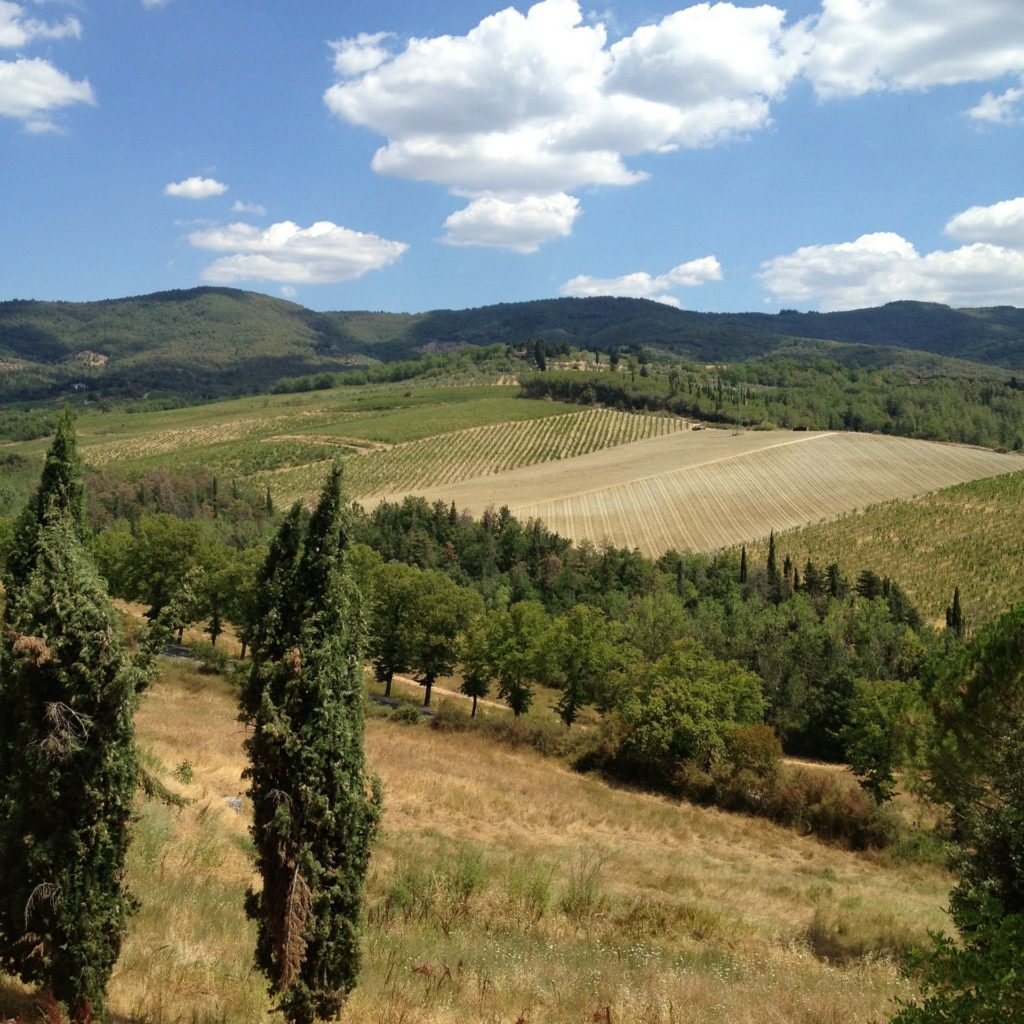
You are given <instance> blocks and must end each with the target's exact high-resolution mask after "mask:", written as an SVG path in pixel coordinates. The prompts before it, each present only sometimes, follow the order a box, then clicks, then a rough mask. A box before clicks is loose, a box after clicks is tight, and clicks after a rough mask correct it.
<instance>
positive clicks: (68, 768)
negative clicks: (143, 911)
mask: <svg viewBox="0 0 1024 1024" xmlns="http://www.w3.org/2000/svg"><path fill="white" fill-rule="evenodd" d="M78 473H79V470H78V461H77V455H76V454H75V448H74V435H73V432H71V430H70V420H69V419H68V417H67V416H65V417H64V418H63V419H62V421H61V426H60V427H59V428H58V434H57V437H56V438H55V440H54V444H53V446H52V447H51V449H50V452H49V455H48V456H47V470H46V471H44V474H43V478H42V481H41V483H40V487H39V490H38V491H37V493H36V495H35V497H34V499H33V501H32V502H31V503H30V505H29V510H30V511H31V516H29V515H26V516H24V517H23V519H22V522H21V526H22V530H21V532H20V537H19V548H18V552H17V558H16V560H15V565H14V571H13V572H12V574H11V576H10V577H9V580H8V582H9V589H8V592H7V604H6V606H5V607H4V609H3V616H2V620H0V722H2V723H3V728H2V730H0V967H2V968H3V969H4V970H6V971H8V972H10V973H13V974H16V975H18V976H19V977H21V978H22V979H23V980H24V981H27V982H38V983H41V984H43V985H44V986H46V987H47V988H49V989H51V990H52V992H53V993H54V995H55V997H56V998H57V999H58V1000H59V1001H60V1002H61V1003H62V1004H63V1005H64V1006H65V1007H66V1008H67V1010H68V1011H69V1012H70V1013H71V1014H72V1015H73V1016H75V1017H76V1019H83V1020H84V1019H86V1018H88V1017H89V1016H90V1015H91V1014H94V1013H95V1014H99V1013H101V1012H102V1009H103V1004H104V1000H105V996H106V988H107V983H108V981H109V979H110V975H111V972H112V970H113V967H114V964H115V963H116V961H117V957H118V954H119V951H120V948H121V940H122V937H123V935H124V931H125V927H126V923H127V919H128V916H129V914H130V913H131V911H132V909H133V905H134V904H133V901H132V899H131V897H130V896H129V895H128V893H127V892H126V891H125V888H124V872H125V857H126V854H127V850H128V844H129V838H130V833H129V826H130V823H131V818H132V798H133V795H134V792H135V789H136V785H137V782H138V778H139V768H138V761H137V758H136V753H135V746H134V732H133V715H134V711H135V706H136V702H137V694H138V692H139V690H140V689H141V688H142V686H143V685H144V683H145V681H146V678H147V677H146V674H145V672H144V671H143V668H142V664H143V659H142V658H141V657H140V659H139V660H138V661H135V660H133V659H132V657H130V655H129V654H128V652H127V649H126V647H125V644H124V641H123V639H122V637H121V633H120V623H119V619H118V616H117V614H116V613H115V611H114V609H113V608H112V606H111V605H110V602H109V600H108V598H107V594H106V589H105V587H104V586H103V583H102V582H101V580H100V578H99V576H98V574H97V573H96V570H95V567H94V566H93V564H92V562H91V560H90V559H89V557H88V554H87V552H86V550H85V548H84V546H83V543H82V533H83V528H82V521H81V519H80V516H81V500H80V499H81V493H82V491H81V480H80V477H79V475H78Z"/></svg>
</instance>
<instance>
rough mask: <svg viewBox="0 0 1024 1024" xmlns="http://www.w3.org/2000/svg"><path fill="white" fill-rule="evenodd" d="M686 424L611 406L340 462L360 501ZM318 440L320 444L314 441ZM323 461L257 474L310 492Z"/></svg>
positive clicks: (276, 486) (274, 488)
mask: <svg viewBox="0 0 1024 1024" xmlns="http://www.w3.org/2000/svg"><path fill="white" fill-rule="evenodd" d="M686 427H687V424H686V421H685V420H681V419H678V418H676V417H670V416H643V415H636V414H633V413H624V412H616V411H614V410H612V409H585V410H582V411H579V412H569V413H562V414H559V415H554V416H547V417H544V418H543V419H537V420H526V421H520V422H511V423H493V424H489V425H487V426H483V427H474V428H470V429H468V430H460V431H454V432H452V433H445V434H438V435H436V436H434V437H427V438H422V439H420V440H417V441H410V442H407V443H406V444H399V445H395V446H393V447H390V448H385V449H383V450H378V451H374V452H372V453H370V454H367V455H364V456H360V457H356V458H350V459H348V460H347V461H346V463H345V475H346V483H347V486H348V488H349V491H350V492H351V493H352V494H353V495H355V496H358V497H359V498H361V499H366V498H368V497H376V496H379V495H382V494H403V493H405V492H407V491H413V490H416V489H417V488H424V487H441V488H444V487H446V486H448V485H451V484H455V483H459V482H461V481H463V480H471V479H474V478H480V477H488V476H491V475H493V474H495V473H503V472H508V471H510V470H514V469H518V468H520V467H524V466H533V465H536V464H538V463H545V462H553V461H557V460H563V459H574V458H577V457H579V456H582V455H587V454H589V453H591V452H595V451H601V450H604V449H608V448H612V447H615V446H617V445H623V444H629V443H631V442H634V441H642V440H646V439H649V438H655V437H664V436H667V435H669V434H672V433H676V432H678V431H682V430H685V429H686ZM320 440H324V439H323V438H321V439H320ZM326 465H327V462H322V463H319V464H312V465H309V466H300V467H296V468H295V469H289V470H285V471H281V472H276V473H267V474H265V476H264V479H265V480H266V482H267V484H268V485H269V486H270V489H271V492H272V493H274V494H276V495H280V496H292V497H294V496H303V495H310V494H312V493H313V492H315V490H316V489H317V488H318V487H320V485H321V483H322V480H323V474H324V472H325V469H326Z"/></svg>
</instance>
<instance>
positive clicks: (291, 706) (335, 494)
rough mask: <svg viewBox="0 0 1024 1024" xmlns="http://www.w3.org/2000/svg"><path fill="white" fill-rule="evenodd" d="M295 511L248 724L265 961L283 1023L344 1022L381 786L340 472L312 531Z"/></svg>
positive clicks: (275, 553) (263, 621)
mask: <svg viewBox="0 0 1024 1024" xmlns="http://www.w3.org/2000/svg"><path fill="white" fill-rule="evenodd" d="M301 521H302V517H301V515H300V514H299V512H298V511H297V510H293V511H292V513H291V514H290V515H289V516H288V518H287V519H286V520H285V522H284V523H283V524H282V526H281V529H280V531H279V532H278V535H277V538H276V539H275V541H274V544H273V545H272V547H271V551H270V554H269V555H268V558H267V563H266V565H265V566H264V569H263V573H262V580H263V582H264V584H265V586H266V597H265V599H264V601H263V604H262V607H261V609H260V617H259V620H258V621H257V623H256V626H255V629H254V632H253V668H252V673H251V675H250V678H249V681H248V683H247V685H246V687H245V690H244V692H243V695H242V717H243V719H244V720H246V721H247V722H248V723H249V724H250V725H251V726H252V727H253V733H252V736H251V738H250V739H249V740H248V742H247V744H246V746H247V750H248V753H249V757H250V760H251V765H250V768H249V769H248V771H247V773H246V774H247V777H248V779H249V782H250V787H249V796H250V797H251V799H252V802H253V827H252V834H253V838H254V840H255V843H256V850H257V868H258V870H259V872H260V874H261V875H262V878H263V888H262V891H260V892H253V891H250V893H249V896H248V899H247V905H246V911H247V913H248V915H249V916H250V917H251V918H253V919H254V920H255V921H256V922H257V925H258V939H257V946H256V962H257V964H258V966H259V967H260V968H261V970H263V972H264V973H265V974H266V976H267V978H268V981H269V988H270V992H271V993H272V994H273V995H275V996H276V997H277V999H278V1006H279V1008H280V1009H281V1011H282V1012H283V1014H284V1016H285V1018H286V1019H287V1020H289V1021H292V1022H295V1024H311V1022H312V1021H314V1020H316V1019H318V1018H323V1019H326V1018H332V1017H334V1016H336V1015H337V1013H338V1011H339V1010H340V1008H341V1006H342V1004H343V1003H344V1001H345V998H346V996H347V995H348V993H349V992H350V991H351V989H352V987H353V986H354V985H355V981H356V976H357V973H358V968H359V934H360V925H361V915H362V903H363V888H364V881H365V877H366V869H367V865H368V861H369V854H370V845H371V843H372V841H373V837H374V835H375V834H376V831H377V823H378V819H379V815H380V802H381V796H380V786H379V782H378V781H377V780H376V779H375V778H371V777H370V776H368V774H367V771H366V766H365V762H364V756H363V678H362V658H363V643H364V627H363V621H362V613H361V608H360V600H359V594H358V591H357V590H356V588H355V585H354V583H353V582H352V580H351V577H350V574H349V572H348V569H347V567H346V565H345V548H346V546H347V529H348V522H347V514H346V512H345V510H344V508H343V505H342V498H341V488H340V471H339V470H337V469H335V471H334V472H333V473H332V474H331V477H330V479H329V481H328V483H327V485H326V486H325V488H324V491H323V493H322V495H321V498H320V503H319V505H318V506H317V508H316V510H315V511H314V512H313V515H312V517H311V518H310V520H309V524H308V526H307V527H306V528H305V529H302V526H301Z"/></svg>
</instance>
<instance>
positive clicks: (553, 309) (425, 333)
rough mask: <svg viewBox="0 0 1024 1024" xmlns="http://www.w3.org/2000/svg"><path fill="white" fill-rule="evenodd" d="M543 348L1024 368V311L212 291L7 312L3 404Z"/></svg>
mask: <svg viewBox="0 0 1024 1024" xmlns="http://www.w3.org/2000/svg"><path fill="white" fill-rule="evenodd" d="M533 338H543V339H544V340H546V341H548V342H552V343H556V344H557V343H559V342H562V341H565V342H568V343H570V344H573V345H578V346H581V347H586V348H590V349H597V350H600V351H606V352H607V351H610V350H612V349H614V348H616V347H620V346H627V345H637V346H640V345H643V346H648V347H652V348H657V349H664V350H668V351H672V352H676V353H678V354H680V355H682V356H684V357H686V358H690V359H695V360H699V361H701V362H735V361H738V360H742V359H747V358H751V357H756V356H762V355H766V354H768V353H771V352H773V351H776V350H780V351H781V352H792V351H793V350H794V343H795V342H796V343H798V342H800V341H801V340H802V339H811V340H815V341H826V342H839V343H842V344H844V345H858V346H862V347H863V346H876V347H877V346H885V347H890V348H903V349H913V350H917V351H919V352H928V353H934V354H936V355H940V356H945V357H956V358H959V359H968V360H972V361H974V362H978V363H986V364H988V365H990V366H999V367H1004V368H1008V369H1014V370H1016V369H1024V310H1021V309H1017V308H1015V307H1009V306H996V307H991V308H984V309H952V308H950V307H948V306H943V305H940V304H936V303H922V302H892V303H888V304H886V305H884V306H880V307H877V308H871V309H863V310H851V311H848V312H841V313H798V312H796V311H792V310H783V311H782V312H780V313H777V314H765V313H696V312H692V311H688V310H681V309H676V308H674V307H672V306H667V305H665V304H663V303H658V302H651V301H649V300H646V299H629V298H615V297H599V298H582V299H570V298H560V299H539V300H534V301H530V302H510V303H502V304H499V305H492V306H482V307H479V308H475V309H464V310H432V311H429V312H426V313H417V314H407V313H382V312H376V313H375V312H369V311H351V312H316V311H314V310H310V309H307V308H306V307H304V306H301V305H299V304H298V303H294V302H289V301H287V300H285V299H278V298H273V297H271V296H268V295H263V294H261V293H258V292H248V291H242V290H239V289H233V288H212V287H202V288H193V289H188V290H178V291H166V292H156V293H153V294H151V295H141V296H136V297H131V298H123V299H105V300H101V301H98V302H78V303H76V302H39V301H34V300H21V299H16V300H10V301H7V302H2V303H0V369H2V370H3V375H2V383H0V399H7V400H12V399H18V398H43V397H48V396H50V395H55V394H59V393H61V392H63V391H66V390H67V389H69V388H77V389H79V390H83V389H88V390H94V389H98V390H102V391H103V392H104V393H108V394H137V393H142V392H146V391H156V392H165V393H181V394H187V395H189V396H191V397H217V396H221V395H229V394H233V393H246V392H250V393H251V392H253V391H259V390H263V389H265V388H267V387H269V386H270V385H271V384H273V382H274V381H275V380H278V379H280V378H281V377H284V376H291V375H297V374H305V373H311V372H320V371H333V370H340V369H344V368H346V367H349V366H352V365H360V364H361V365H366V364H367V363H368V362H377V361H388V360H391V359H396V358H403V357H408V356H411V355H414V354H416V353H419V352H423V351H430V350H436V349H438V348H453V347H458V346H460V345H487V344H493V343H496V342H499V343H511V344H518V343H521V342H525V341H528V340H531V339H533ZM797 347H799V346H797ZM851 358H853V357H852V355H851Z"/></svg>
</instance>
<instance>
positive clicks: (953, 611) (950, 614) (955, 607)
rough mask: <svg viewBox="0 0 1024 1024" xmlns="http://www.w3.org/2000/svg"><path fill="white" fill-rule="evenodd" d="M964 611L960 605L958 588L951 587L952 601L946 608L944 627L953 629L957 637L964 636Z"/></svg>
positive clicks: (961, 637)
mask: <svg viewBox="0 0 1024 1024" xmlns="http://www.w3.org/2000/svg"><path fill="white" fill-rule="evenodd" d="M964 627H965V623H964V612H963V609H962V608H961V607H960V588H959V587H954V588H953V603H952V604H951V605H950V606H949V607H948V608H947V609H946V628H947V629H951V630H953V632H954V633H955V634H956V635H957V637H958V638H959V639H961V640H962V639H963V636H964Z"/></svg>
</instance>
